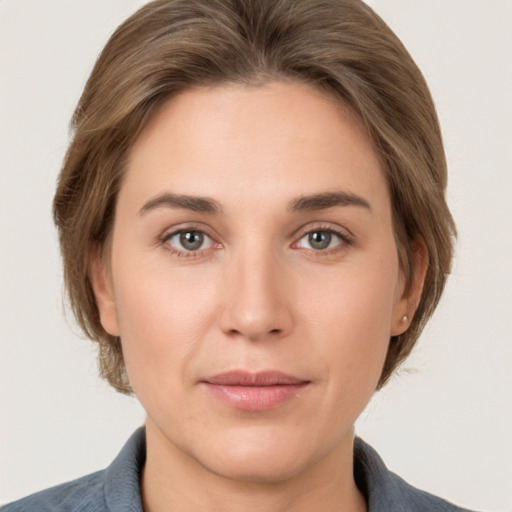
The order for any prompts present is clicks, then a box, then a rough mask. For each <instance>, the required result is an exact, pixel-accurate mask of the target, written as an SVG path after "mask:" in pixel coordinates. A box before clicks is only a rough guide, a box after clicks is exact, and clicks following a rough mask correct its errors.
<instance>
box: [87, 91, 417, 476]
mask: <svg viewBox="0 0 512 512" xmlns="http://www.w3.org/2000/svg"><path fill="white" fill-rule="evenodd" d="M108 253H109V261H108V263H107V264H106V266H105V267H102V264H101V262H99V261H97V262H96V264H95V266H94V270H93V276H94V277H93V281H94V286H95V292H96V296H97V300H98V304H99V309H100V313H101V320H102V323H103V325H104V327H105V328H106V330H107V331H109V332H110V333H111V334H113V335H119V336H120V337H121V340H122V347H123V352H124V356H125V360H126V366H127V371H128V375H129V377H130V381H131V384H132V386H133V388H134V390H135V393H136V395H137V397H138V398H139V400H140V402H141V403H142V405H143V407H144V408H145V410H146V412H147V431H148V449H150V448H151V445H153V446H157V445H158V446H159V450H160V452H161V453H163V452H165V453H166V454H168V455H169V454H172V455H173V456H174V458H175V459H176V460H178V459H179V460H181V461H186V462H187V463H192V464H193V465H197V467H201V468H202V469H203V470H206V471H210V472H213V473H216V474H220V475H223V476H228V477H232V478H237V479H247V480H261V481H277V480H280V479H283V478H288V477H290V476H293V475H298V474H300V473H301V472H304V471H306V470H310V469H311V468H313V467H316V466H318V465H319V464H320V465H321V464H323V463H325V462H326V461H328V460H335V459H336V458H337V457H339V456H340V455H341V454H345V455H347V454H349V453H350V451H351V446H352V436H353V432H352V427H353V424H354V422H355V420H356V418H357V417H358V415H359V414H360V413H361V411H362V410H363V408H364V407H365V405H366V404H367V402H368V401H369V399H370V397H371V395H372V393H373V392H374V390H375V387H376V385H377V383H378V380H379V377H380V374H381V370H382V366H383V363H384V359H385V355H386V350H387V346H388V343H389V338H390V336H391V335H393V334H398V333H400V332H402V331H404V330H405V328H406V327H407V325H405V324H404V322H403V321H402V317H403V315H404V314H406V313H410V308H411V305H410V302H411V301H410V299H409V297H408V296H406V294H405V293H404V284H403V281H402V279H401V273H400V270H399V265H398V259H397V251H396V247H395V241H394V237H393V226H392V217H391V207H390V198H389V195H388V191H387V187H386V183H385V180H384V177H383V173H382V171H381V169H380V166H379V162H378V160H377V158H376V156H375V154H374V152H373V150H372V146H371V144H370V142H369V139H368V137H367V136H366V134H365V132H364V130H363V129H362V127H361V125H360V124H359V122H358V121H357V120H356V119H355V118H354V116H353V115H351V114H350V113H349V112H348V111H347V110H345V109H343V108H342V107H341V106H339V105H337V104H336V103H334V102H333V101H331V100H330V99H326V98H325V97H322V96H321V95H320V94H318V93H316V92H315V91H313V90H311V89H310V88H308V87H306V86H303V85H298V84H291V83H280V82H277V83H271V84H267V85H265V86H262V87H257V88H248V87H243V86H238V85H231V86H219V87H214V88H208V89H207V88H198V89H194V90H189V91H187V92H185V93H183V94H181V95H180V96H178V97H177V98H175V99H173V100H171V101H169V102H168V103H167V104H165V105H164V106H163V107H162V108H161V109H160V111H159V112H158V113H157V115H156V116H155V117H154V118H153V119H152V121H151V122H150V124H149V125H148V126H147V127H146V128H145V129H144V131H143V133H142V135H141V136H140V138H139V139H138V141H137V143H136V144H135V146H134V148H133V151H132V153H131V158H130V160H129V163H128V167H127V172H126V175H125V178H124V181H123V184H122V187H121V190H120V193H119V197H118V202H117V209H116V216H115V222H114V228H113V233H112V238H111V245H110V249H109V251H108ZM171 459H172V456H171Z"/></svg>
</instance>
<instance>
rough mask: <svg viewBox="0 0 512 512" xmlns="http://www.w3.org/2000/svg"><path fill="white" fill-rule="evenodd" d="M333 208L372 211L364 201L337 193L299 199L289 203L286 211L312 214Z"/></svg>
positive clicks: (354, 196) (351, 195)
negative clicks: (354, 208)
mask: <svg viewBox="0 0 512 512" xmlns="http://www.w3.org/2000/svg"><path fill="white" fill-rule="evenodd" d="M334 206H360V207H362V208H366V209H368V210H370V211H371V209H372V208H371V206H370V203H369V202H368V201H367V200H366V199H364V198H362V197H360V196H358V195H355V194H351V193H349V192H343V191H338V192H324V193H320V194H313V195H310V196H302V197H299V198H298V199H295V200H294V201H292V202H291V203H290V206H289V207H288V211H291V212H312V211H317V210H327V209H328V208H332V207H334Z"/></svg>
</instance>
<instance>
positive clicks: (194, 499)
mask: <svg viewBox="0 0 512 512" xmlns="http://www.w3.org/2000/svg"><path fill="white" fill-rule="evenodd" d="M146 443H147V458H146V464H145V466H144V470H143V473H142V481H141V489H142V499H143V507H144V511H145V512H164V511H168V510H175V511H177V512H181V511H186V512H199V511H201V512H204V511H215V512H235V511H236V512H245V511H247V512H248V511H250V512H291V511H293V512H306V511H311V510H315V511H316V512H365V511H366V510H367V507H366V502H365V500H364V497H363V496H362V494H361V493H360V492H359V490H358V489H357V486H356V484H355V481H354V476H353V433H351V436H350V439H349V442H344V443H342V444H341V445H340V446H339V447H336V449H334V450H332V451H331V452H330V453H329V454H327V455H326V456H325V457H323V458H322V459H321V460H318V461H315V462H314V463H313V464H312V465H310V466H308V467H307V468H305V469H304V470H302V471H299V472H298V473H297V474H294V475H291V476H289V475H288V476H287V477H286V478H283V479H273V480H272V481H254V480H251V481H240V480H236V479H233V478H227V477H226V476H224V475H221V474H218V473H215V472H213V471H212V470H211V469H209V468H207V467H205V466H204V465H202V464H201V463H200V462H199V461H198V460H196V459H194V458H193V457H191V456H190V455H189V454H185V453H184V452H183V451H181V450H180V449H179V447H177V446H176V445H175V444H174V443H172V442H170V441H169V440H167V438H165V437H164V436H163V434H162V433H161V432H160V431H159V429H158V427H156V426H155V425H154V424H151V422H149V421H148V423H147V425H146Z"/></svg>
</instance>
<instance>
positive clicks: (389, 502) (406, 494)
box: [1, 428, 469, 512]
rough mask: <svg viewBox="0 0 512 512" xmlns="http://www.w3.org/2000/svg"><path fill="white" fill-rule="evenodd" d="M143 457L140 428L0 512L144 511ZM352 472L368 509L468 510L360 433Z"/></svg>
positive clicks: (371, 511)
mask: <svg viewBox="0 0 512 512" xmlns="http://www.w3.org/2000/svg"><path fill="white" fill-rule="evenodd" d="M145 460H146V442H145V434H144V428H140V429H138V430H136V431H135V433H134V434H133V435H132V436H131V437H130V439H129V440H128V442H127V443H126V444H125V445H124V447H123V449H122V450H121V452H120V453H119V455H118V456H117V457H116V458H115V460H114V461H113V462H112V464H111V465H110V466H109V467H108V468H107V469H105V470H104V471H98V472H96V473H92V474H90V475H87V476H84V477H82V478H79V479H77V480H73V481H72V482H68V483H65V484H62V485H58V486H56V487H52V488H50V489H47V490H45V491H41V492H38V493H36V494H32V495H31V496H28V497H26V498H23V499H21V500H19V501H16V502H14V503H10V504H9V505H5V506H4V507H2V509H1V512H46V511H52V512H143V509H142V502H141V496H140V486H139V482H140V475H141V471H142V468H143V466H144V462H145ZM354 475H355V479H356V483H357V485H358V487H359V488H360V490H361V492H363V494H364V495H365V497H366V500H367V503H368V512H434V511H435V512H469V511H468V510H466V509H461V508H458V507H456V506H455V505H452V504H450V503H448V502H446V501H444V500H442V499H440V498H437V497H435V496H433V495H431V494H428V493H426V492H423V491H420V490H418V489H415V488H414V487H411V486H410V485H409V484H407V483H406V482H405V481H404V480H402V479H401V478H400V477H398V476H397V475H395V474H394V473H392V472H391V471H389V470H388V469H387V468H386V466H385V465H384V462H383V461H382V459H381V458H380V457H379V455H378V454H377V452H376V451H375V450H374V449H373V448H371V447H370V446H369V445H367V444H366V443H365V442H364V441H362V440H361V439H359V438H356V441H355V446H354Z"/></svg>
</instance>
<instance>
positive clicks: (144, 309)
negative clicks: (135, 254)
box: [115, 261, 215, 392]
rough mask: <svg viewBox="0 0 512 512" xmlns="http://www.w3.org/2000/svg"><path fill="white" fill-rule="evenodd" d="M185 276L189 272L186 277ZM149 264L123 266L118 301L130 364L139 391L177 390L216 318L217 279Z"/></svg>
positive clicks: (127, 357)
mask: <svg viewBox="0 0 512 512" xmlns="http://www.w3.org/2000/svg"><path fill="white" fill-rule="evenodd" d="M185 274H186V275H185ZM207 277H208V276H204V275H203V276H202V278H201V279H195V278H194V275H190V272H188V273H184V272H181V273H180V272H179V271H178V272H176V271H175V272H172V273H170V272H169V270H168V269H166V268H165V267H162V268H159V267H158V265H154V264H151V263H150V264H149V265H148V264H147V262H146V263H144V262H132V263H131V264H130V262H129V261H125V262H123V263H122V264H120V265H119V266H118V269H117V275H116V276H115V283H116V288H115V292H116V305H117V315H118V321H119V327H120V332H121V341H122V346H123V353H124V358H125V362H126V367H127V371H128V375H129V377H130V381H131V383H132V386H133V387H134V389H135V391H136V392H137V391H138V390H139V389H141V390H144V389H146V388H148V389H155V388H158V387H161V386H163V388H164V389H166V388H167V389H169V390H170V389H172V388H173V386H172V385H171V383H172V382H174V381H175V380H177V379H181V378H183V374H184V371H185V370H186V368H187V362H188V361H190V360H193V359H194V355H195V354H196V353H197V352H198V351H199V350H200V347H201V340H203V339H204V338H205V334H206V332H207V330H208V329H209V327H210V325H211V322H212V318H214V315H215V312H214V304H215V293H214V288H213V281H212V280H211V279H208V278H207Z"/></svg>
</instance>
